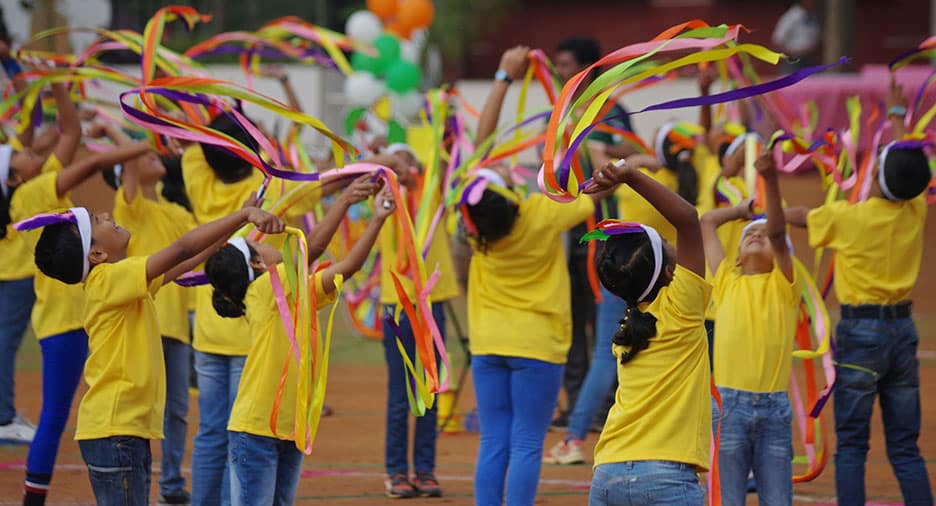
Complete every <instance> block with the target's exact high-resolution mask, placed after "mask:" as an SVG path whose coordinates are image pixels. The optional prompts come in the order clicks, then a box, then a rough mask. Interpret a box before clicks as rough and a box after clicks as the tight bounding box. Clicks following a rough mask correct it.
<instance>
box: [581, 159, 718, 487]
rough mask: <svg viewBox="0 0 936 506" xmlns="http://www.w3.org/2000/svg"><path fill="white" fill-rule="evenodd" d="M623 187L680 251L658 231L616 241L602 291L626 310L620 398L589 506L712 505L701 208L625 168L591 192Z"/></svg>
mask: <svg viewBox="0 0 936 506" xmlns="http://www.w3.org/2000/svg"><path fill="white" fill-rule="evenodd" d="M618 183H623V184H626V185H628V186H630V187H631V188H633V189H634V190H635V191H636V192H637V193H639V194H640V195H641V196H643V197H644V198H645V199H646V200H647V201H648V202H650V204H651V205H653V206H654V207H655V208H656V209H658V210H659V211H660V213H661V214H662V215H663V216H664V217H665V218H666V219H667V220H668V221H669V222H670V223H672V225H673V226H674V227H675V228H676V234H677V239H678V244H679V249H678V250H677V249H675V248H673V246H671V245H670V244H669V242H667V241H665V240H664V239H661V238H660V234H659V233H658V232H657V231H656V230H654V229H653V228H651V227H647V226H646V225H642V226H640V227H633V228H627V229H625V230H623V231H624V232H626V233H623V234H621V235H612V236H611V237H610V238H609V239H608V241H607V244H606V245H605V249H604V251H603V253H602V255H601V258H600V261H599V264H598V275H599V277H600V278H601V284H602V285H603V286H604V287H605V288H606V289H608V291H610V292H611V293H613V294H614V295H616V296H618V297H620V298H622V299H624V301H625V302H626V303H627V309H626V310H625V313H624V317H623V319H622V320H621V322H620V327H619V328H618V331H617V332H616V333H615V335H614V339H613V341H614V347H613V351H614V355H615V356H616V357H617V359H618V360H619V362H620V365H619V366H618V389H617V392H616V396H615V403H614V406H613V407H612V408H611V413H609V415H608V421H607V423H606V424H605V427H604V431H602V433H601V437H600V439H599V440H598V445H597V446H596V447H595V466H596V467H595V475H594V477H593V478H592V485H591V492H590V495H589V504H591V505H604V504H614V505H643V504H646V505H651V504H653V505H658V504H680V505H682V504H693V505H702V504H704V503H705V497H704V493H703V491H702V487H701V486H700V485H699V477H698V474H697V473H699V472H702V471H705V470H707V468H708V463H709V444H710V441H711V433H710V431H711V421H712V420H711V416H712V414H711V408H710V401H709V380H710V377H709V367H708V345H707V342H706V339H705V329H704V327H703V323H702V322H703V316H704V312H705V307H706V305H708V302H709V296H710V293H711V287H710V285H709V284H708V283H706V282H705V280H704V278H703V276H704V275H705V255H704V254H703V253H702V237H701V231H700V229H699V219H698V215H697V213H696V210H695V208H694V207H693V206H692V205H691V204H690V203H689V202H687V201H686V200H684V199H683V198H681V197H680V196H679V195H677V194H675V193H673V192H672V191H670V190H668V189H667V188H666V187H665V186H663V185H661V184H659V183H657V182H656V181H654V180H653V179H651V178H650V177H648V176H647V175H645V174H643V173H642V172H640V171H638V170H635V169H632V168H630V167H628V166H627V165H626V164H618V165H611V164H609V165H608V166H606V167H605V168H604V169H601V170H599V171H597V172H596V173H595V177H594V182H593V183H592V184H591V185H590V186H589V188H588V189H587V190H586V191H587V192H596V191H602V190H606V189H608V188H612V187H613V186H614V185H615V184H618Z"/></svg>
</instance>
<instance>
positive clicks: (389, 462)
mask: <svg viewBox="0 0 936 506" xmlns="http://www.w3.org/2000/svg"><path fill="white" fill-rule="evenodd" d="M394 310H395V307H394V306H393V305H387V306H385V308H384V316H385V318H384V324H383V345H384V358H386V360H387V389H388V391H387V427H386V428H387V439H386V447H385V465H386V468H387V474H390V475H393V474H396V473H408V472H409V462H408V459H407V453H408V450H409V437H408V436H409V400H407V397H406V366H405V365H404V364H403V357H402V356H401V355H400V350H399V348H397V343H396V335H395V334H394V333H393V328H392V327H391V324H390V323H389V322H388V321H387V318H386V317H387V316H389V317H390V318H393V312H394ZM432 317H433V318H434V319H435V321H436V325H438V326H439V331H440V332H441V333H442V339H445V306H444V305H443V303H441V302H436V303H434V304H432ZM400 333H401V334H403V337H402V338H401V339H400V340H401V341H402V342H403V347H404V348H405V349H406V354H407V355H408V356H409V357H410V360H413V361H414V363H415V357H416V340H415V338H414V337H413V328H412V327H411V326H410V324H409V320H408V319H407V318H406V313H405V312H404V313H402V314H401V315H400ZM436 358H437V359H438V353H436ZM437 419H438V408H437V406H435V405H434V406H433V407H432V409H429V410H426V414H425V415H423V416H420V417H417V418H416V424H415V425H416V427H415V429H414V431H413V470H414V471H416V472H418V473H433V472H435V458H436V436H437V428H436V421H437Z"/></svg>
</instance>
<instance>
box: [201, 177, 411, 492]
mask: <svg viewBox="0 0 936 506" xmlns="http://www.w3.org/2000/svg"><path fill="white" fill-rule="evenodd" d="M369 178H370V176H364V179H363V180H358V181H357V182H355V184H354V185H352V186H351V187H349V189H348V190H346V191H345V192H344V193H343V194H342V197H341V198H340V199H339V201H338V202H337V203H336V204H335V205H334V206H333V207H332V209H330V210H329V217H328V218H326V219H325V220H323V221H322V223H321V224H319V226H318V227H316V230H315V231H314V233H313V236H312V237H311V238H310V240H309V249H310V256H309V260H310V261H311V260H313V259H314V258H315V257H318V255H320V254H321V253H322V252H323V251H324V250H325V248H326V246H327V245H328V242H329V240H330V239H331V237H332V235H333V234H334V232H335V230H336V229H337V227H338V224H339V223H340V220H341V217H342V216H343V215H344V213H345V212H346V211H347V209H348V207H350V206H351V205H353V204H355V203H357V202H360V201H362V200H364V199H365V198H367V196H368V195H370V194H372V193H373V190H375V189H376V186H375V185H373V184H371V183H369V182H367V180H369ZM388 190H389V188H386V189H385V190H384V191H383V192H381V194H380V195H379V196H378V197H377V198H376V199H375V204H376V205H375V214H374V219H373V221H371V223H370V225H369V226H368V228H367V230H366V231H365V232H364V233H363V235H362V236H361V238H360V239H359V240H358V242H357V243H356V244H355V245H354V247H353V248H352V249H351V251H350V252H349V254H348V256H347V257H345V258H343V259H342V260H341V261H340V262H338V263H336V264H333V265H331V266H329V267H327V268H325V269H324V270H322V271H319V272H317V273H315V275H314V279H313V280H310V281H311V282H313V283H315V292H316V294H315V301H316V304H317V306H318V307H319V308H321V307H324V306H325V305H326V304H328V303H329V302H330V300H332V299H333V298H334V297H333V296H332V295H331V294H333V292H334V291H335V284H334V278H335V276H336V275H339V274H340V275H342V276H351V275H352V274H354V273H355V272H356V271H357V270H358V269H360V267H361V265H363V263H364V261H365V260H366V259H367V254H368V252H369V251H370V249H371V247H372V246H373V244H374V241H375V239H376V238H377V234H378V232H379V231H380V228H381V226H382V225H383V222H384V220H385V219H386V218H387V216H389V215H390V213H392V212H393V209H394V206H393V201H392V197H391V195H390V193H389V191H388ZM282 260H283V259H282V255H281V254H280V253H279V252H278V251H276V250H275V249H274V248H272V247H271V246H269V245H267V244H261V243H256V242H253V241H244V240H243V239H240V240H237V239H235V240H231V241H230V243H229V244H228V245H227V246H225V247H224V248H222V249H221V250H219V251H218V252H217V253H215V254H214V255H213V256H212V257H211V258H210V259H209V260H208V262H207V264H206V269H205V270H206V274H207V275H208V278H209V280H210V281H211V283H212V286H213V287H214V295H213V300H214V306H215V309H216V310H217V311H218V313H219V314H220V315H221V316H225V317H239V316H242V315H246V318H247V321H248V322H249V323H250V331H251V338H252V339H253V344H252V346H251V349H250V353H249V354H248V357H247V363H246V364H245V366H244V374H243V376H242V378H241V385H240V386H239V388H238V393H237V400H235V401H234V407H233V409H232V410H231V420H230V422H229V424H228V430H229V431H230V433H229V434H230V441H231V457H230V460H231V487H232V490H231V502H232V504H234V505H244V506H246V505H271V504H275V505H282V506H285V505H290V504H293V502H294V501H295V495H296V488H297V487H298V485H299V472H300V471H301V467H302V456H303V454H302V452H301V451H299V450H297V449H296V443H295V437H294V436H290V434H294V429H295V425H294V422H295V417H296V413H295V406H296V394H297V391H296V383H297V381H298V377H297V374H298V373H297V369H296V367H295V366H294V364H289V369H288V373H287V376H286V379H285V383H282V385H285V388H284V389H283V390H282V394H281V395H278V394H277V390H278V388H279V387H280V385H281V382H280V372H279V371H280V369H279V367H278V366H279V364H282V363H284V362H287V363H288V362H291V361H292V354H291V351H290V347H289V339H288V338H287V336H286V329H285V328H284V327H283V323H282V320H281V318H280V314H279V309H278V307H277V304H276V297H275V296H274V290H273V283H272V275H271V274H269V273H268V272H267V271H270V270H272V269H273V268H274V266H276V267H275V268H276V269H277V272H278V275H279V279H280V280H282V281H284V287H285V288H287V290H288V283H285V280H286V270H285V267H284V266H283V263H282ZM286 295H287V297H288V296H289V293H288V292H287V293H286ZM291 310H293V311H295V308H291ZM273 364H276V366H275V367H274V366H273ZM276 402H278V403H279V406H280V410H279V412H278V414H277V423H276V426H275V427H271V423H270V416H271V413H272V412H273V410H274V404H275V403H276Z"/></svg>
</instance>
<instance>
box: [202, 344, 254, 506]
mask: <svg viewBox="0 0 936 506" xmlns="http://www.w3.org/2000/svg"><path fill="white" fill-rule="evenodd" d="M246 359H247V357H245V356H229V355H215V354H213V353H203V352H200V351H198V350H196V351H195V372H196V373H197V374H198V410H199V420H198V434H196V435H195V439H194V441H193V445H194V447H195V448H193V449H192V504H199V505H205V506H217V505H219V504H223V505H225V506H227V505H229V504H231V483H230V475H229V473H228V465H227V462H228V431H227V424H228V420H229V419H230V418H231V407H232V406H234V399H236V398H237V387H238V385H239V384H240V377H241V373H242V372H243V371H244V362H245V361H246Z"/></svg>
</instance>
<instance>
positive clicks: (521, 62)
mask: <svg viewBox="0 0 936 506" xmlns="http://www.w3.org/2000/svg"><path fill="white" fill-rule="evenodd" d="M529 62H530V48H529V47H527V46H516V47H513V48H510V49H508V50H507V51H504V54H503V55H502V56H501V61H500V68H501V69H502V70H504V72H507V77H509V78H510V79H512V80H515V81H516V80H517V79H521V78H522V77H523V74H524V72H526V69H527V65H528V64H529Z"/></svg>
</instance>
